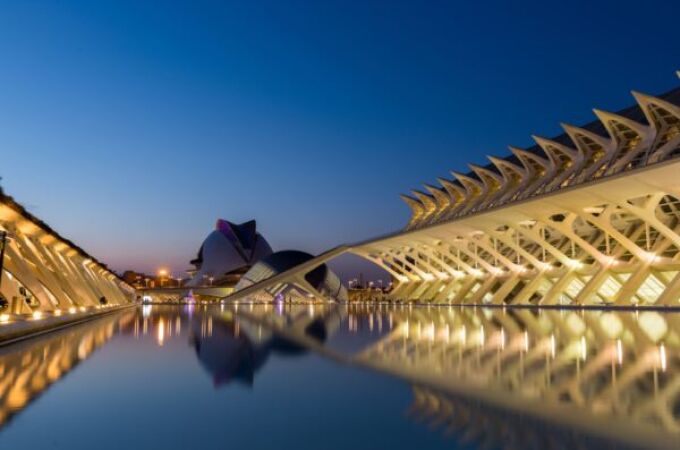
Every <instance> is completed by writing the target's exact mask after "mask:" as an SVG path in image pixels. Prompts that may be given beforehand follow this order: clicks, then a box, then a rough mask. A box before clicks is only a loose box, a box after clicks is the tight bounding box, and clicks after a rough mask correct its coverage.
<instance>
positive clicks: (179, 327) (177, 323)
mask: <svg viewBox="0 0 680 450" xmlns="http://www.w3.org/2000/svg"><path fill="white" fill-rule="evenodd" d="M181 331H182V321H181V320H180V318H179V316H177V318H176V319H175V334H176V335H177V336H179V335H180V332H181Z"/></svg>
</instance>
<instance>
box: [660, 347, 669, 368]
mask: <svg viewBox="0 0 680 450" xmlns="http://www.w3.org/2000/svg"><path fill="white" fill-rule="evenodd" d="M667 364H668V363H667V361H666V347H665V346H664V345H663V344H661V345H660V346H659V365H660V366H661V371H662V372H665V371H666V367H667Z"/></svg>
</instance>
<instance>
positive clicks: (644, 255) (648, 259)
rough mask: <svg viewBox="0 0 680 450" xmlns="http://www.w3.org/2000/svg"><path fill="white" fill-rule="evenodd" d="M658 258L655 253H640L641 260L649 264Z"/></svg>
mask: <svg viewBox="0 0 680 450" xmlns="http://www.w3.org/2000/svg"><path fill="white" fill-rule="evenodd" d="M658 258H659V256H658V255H657V254H656V253H653V252H642V260H643V261H646V262H647V263H649V264H653V263H655V262H656V260H657V259H658Z"/></svg>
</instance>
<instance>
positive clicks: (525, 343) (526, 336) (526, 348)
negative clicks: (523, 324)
mask: <svg viewBox="0 0 680 450" xmlns="http://www.w3.org/2000/svg"><path fill="white" fill-rule="evenodd" d="M524 351H525V352H528V351H529V332H527V331H525V332H524Z"/></svg>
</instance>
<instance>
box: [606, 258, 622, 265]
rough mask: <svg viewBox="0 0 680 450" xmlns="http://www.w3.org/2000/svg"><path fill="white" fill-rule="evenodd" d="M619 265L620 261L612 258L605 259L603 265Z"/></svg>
mask: <svg viewBox="0 0 680 450" xmlns="http://www.w3.org/2000/svg"><path fill="white" fill-rule="evenodd" d="M620 263H621V261H619V260H618V259H616V258H614V257H613V256H608V257H607V258H606V259H605V265H607V266H618V265H619V264H620Z"/></svg>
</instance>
